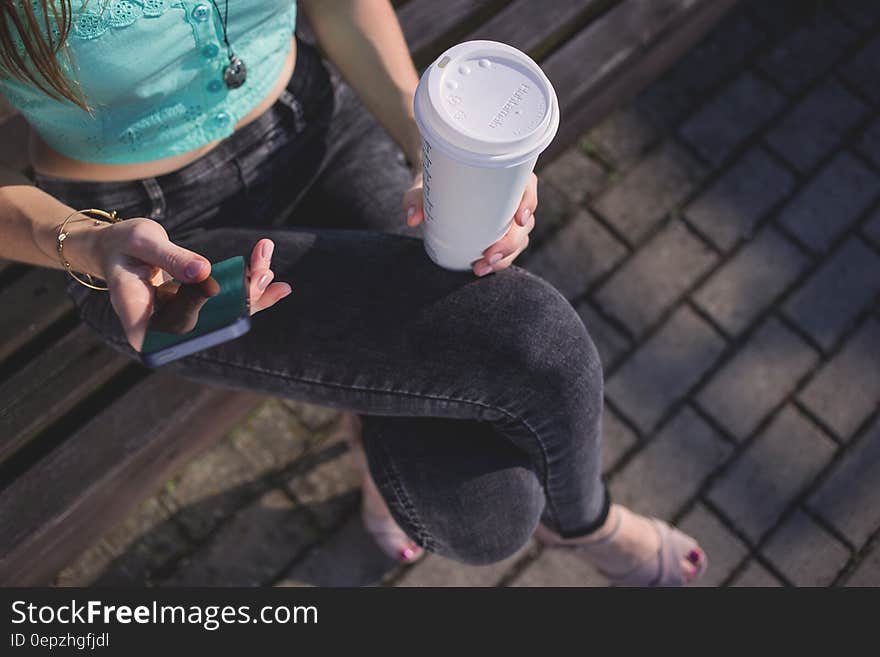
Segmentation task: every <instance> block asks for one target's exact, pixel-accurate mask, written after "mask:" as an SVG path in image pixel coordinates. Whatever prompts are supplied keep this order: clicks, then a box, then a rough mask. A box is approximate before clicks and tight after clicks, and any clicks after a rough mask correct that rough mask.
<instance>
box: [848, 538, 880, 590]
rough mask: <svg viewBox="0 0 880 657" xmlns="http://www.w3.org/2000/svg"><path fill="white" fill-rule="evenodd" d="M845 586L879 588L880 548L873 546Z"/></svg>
mask: <svg viewBox="0 0 880 657" xmlns="http://www.w3.org/2000/svg"><path fill="white" fill-rule="evenodd" d="M846 585H847V586H870V587H880V547H877V546H874V549H873V550H872V551H871V552H870V553H869V554H868V556H867V557H865V558H864V560H863V561H862V562H861V563H860V564H859V565H858V567H857V568H856V569H855V571H854V572H853V574H852V575H850V577H849V579H848V580H847V581H846Z"/></svg>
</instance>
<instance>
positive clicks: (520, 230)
mask: <svg viewBox="0 0 880 657" xmlns="http://www.w3.org/2000/svg"><path fill="white" fill-rule="evenodd" d="M536 207H538V177H537V176H536V175H535V174H534V173H533V174H532V175H531V176H530V177H529V182H528V183H527V184H526V189H525V191H524V192H523V196H522V199H521V200H520V202H519V207H518V208H517V209H516V212H515V213H514V215H513V222H512V223H511V224H510V228H509V229H508V230H507V232H506V233H505V234H504V237H502V238H501V239H500V240H498V241H497V242H495V244H493V245H492V246H490V247H489V248H487V249H486V250H485V251H483V257H482V258H480V259H479V260H477V261H476V262H474V263H472V264H471V269H473V272H474V273H475V274H476V275H477V276H485V275H486V274H490V273H492V272H494V271H501V270H502V269H505V268H506V267H509V266H510V264H511V263H512V262H513V261H514V259H515V258H516V257H517V256H518V255H519V254H520V253H522V252H523V251H524V250H525V248H526V247H527V246H528V245H529V233H531V232H532V229H533V228H534V227H535V208H536ZM403 208H404V213H405V214H406V223H407V224H409V225H410V226H418V225H419V224H420V223H422V220H423V219H424V218H425V212H424V209H423V207H422V174H421V173H418V174H416V177H415V179H414V180H413V184H412V186H411V187H410V188H409V189H408V190H407V192H406V193H405V194H404V195H403Z"/></svg>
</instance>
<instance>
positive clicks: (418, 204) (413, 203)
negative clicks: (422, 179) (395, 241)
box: [403, 185, 425, 226]
mask: <svg viewBox="0 0 880 657" xmlns="http://www.w3.org/2000/svg"><path fill="white" fill-rule="evenodd" d="M422 203H423V201H422V186H421V185H418V186H413V187H410V188H409V189H408V190H407V191H406V193H405V194H404V195H403V212H404V217H405V219H406V223H407V225H409V226H418V225H419V224H420V223H422V220H423V219H424V218H425V211H424V207H423V205H422Z"/></svg>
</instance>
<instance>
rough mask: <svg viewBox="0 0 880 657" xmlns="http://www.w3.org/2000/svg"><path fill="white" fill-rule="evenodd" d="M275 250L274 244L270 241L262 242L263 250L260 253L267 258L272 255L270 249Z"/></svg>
mask: <svg viewBox="0 0 880 657" xmlns="http://www.w3.org/2000/svg"><path fill="white" fill-rule="evenodd" d="M274 250H275V245H274V244H273V243H272V242H263V250H262V255H263V259H264V260H268V259H269V258H271V257H272V251H274Z"/></svg>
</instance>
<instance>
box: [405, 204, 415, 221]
mask: <svg viewBox="0 0 880 657" xmlns="http://www.w3.org/2000/svg"><path fill="white" fill-rule="evenodd" d="M415 213H416V208H415V206H414V205H411V206H409V207H408V208H407V209H406V218H407V219H412V216H413V215H414V214H415Z"/></svg>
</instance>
